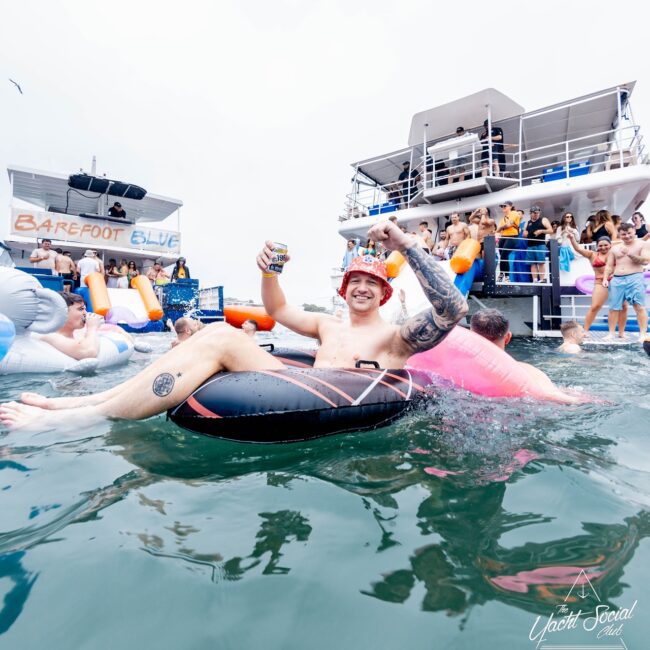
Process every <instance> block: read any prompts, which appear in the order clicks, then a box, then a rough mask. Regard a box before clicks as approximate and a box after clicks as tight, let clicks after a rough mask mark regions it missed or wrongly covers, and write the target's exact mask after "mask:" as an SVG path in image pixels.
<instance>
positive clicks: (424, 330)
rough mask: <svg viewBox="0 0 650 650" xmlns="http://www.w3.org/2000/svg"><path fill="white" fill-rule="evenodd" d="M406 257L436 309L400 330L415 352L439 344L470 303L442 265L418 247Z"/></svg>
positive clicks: (410, 250) (421, 313)
mask: <svg viewBox="0 0 650 650" xmlns="http://www.w3.org/2000/svg"><path fill="white" fill-rule="evenodd" d="M404 256H405V257H406V259H407V260H408V263H409V265H410V266H411V268H412V269H413V271H414V272H415V275H416V277H417V279H418V280H419V282H420V285H422V289H424V293H425V294H426V296H427V298H428V299H429V302H430V303H431V305H432V306H433V309H427V310H425V311H423V312H420V313H419V314H416V315H415V316H413V317H412V318H409V320H407V321H406V322H405V323H404V325H402V328H401V330H400V333H401V335H402V338H403V339H404V341H406V343H407V344H408V345H409V346H410V347H411V348H412V349H413V350H415V351H423V350H429V349H430V348H432V347H434V346H436V345H438V343H440V341H442V339H444V338H445V336H446V335H447V334H448V333H449V331H450V330H451V329H453V327H454V326H455V325H456V323H458V321H459V320H460V319H461V318H462V317H463V316H464V315H465V314H466V313H467V311H468V307H467V301H466V300H465V298H463V295H462V294H461V293H460V291H458V289H457V288H456V287H455V286H454V285H453V283H452V281H451V280H450V279H449V276H448V275H447V273H446V272H445V270H444V268H443V267H442V266H441V265H440V263H438V262H435V261H434V260H433V258H432V257H431V255H427V254H426V253H425V252H424V251H423V250H421V249H420V248H419V247H417V246H412V247H411V248H407V249H406V251H405V252H404Z"/></svg>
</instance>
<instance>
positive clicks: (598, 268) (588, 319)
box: [569, 210, 627, 332]
mask: <svg viewBox="0 0 650 650" xmlns="http://www.w3.org/2000/svg"><path fill="white" fill-rule="evenodd" d="M601 212H604V210H602V211H601ZM569 241H570V242H571V245H572V246H573V250H575V252H576V253H578V254H579V255H582V256H583V257H586V258H587V259H588V260H589V261H590V262H591V268H592V269H593V270H594V275H595V279H594V290H593V291H592V293H591V307H590V308H589V311H588V312H587V313H586V315H585V324H584V328H585V332H588V331H589V328H590V327H591V324H592V323H593V322H594V320H595V318H596V316H598V312H599V311H600V310H601V309H602V307H603V305H604V304H605V302H607V296H608V295H609V291H608V290H607V288H606V287H603V277H604V276H605V266H606V265H607V256H608V255H609V251H610V249H611V248H612V240H611V239H610V238H609V237H608V236H607V235H601V237H600V238H599V239H598V242H597V244H596V250H595V251H591V250H589V249H588V248H583V247H582V246H580V245H579V244H578V243H577V242H576V237H575V235H574V234H573V233H570V234H569ZM626 321H627V309H623V310H621V314H620V317H619V323H618V327H619V332H624V331H625V323H626Z"/></svg>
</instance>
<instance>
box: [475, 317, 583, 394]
mask: <svg viewBox="0 0 650 650" xmlns="http://www.w3.org/2000/svg"><path fill="white" fill-rule="evenodd" d="M469 328H470V330H472V332H476V334H479V335H480V336H482V337H483V338H485V339H487V340H488V341H491V342H492V343H494V345H496V346H497V347H498V348H501V349H502V350H504V351H505V349H506V346H507V345H508V344H509V343H510V340H511V339H512V332H511V331H510V323H509V322H508V319H507V318H506V317H505V316H504V315H503V314H502V313H501V312H500V311H499V310H498V309H479V311H477V312H476V313H475V314H474V315H473V316H472V318H471V320H470V324H469ZM517 363H518V364H519V365H520V366H521V367H522V368H523V369H524V370H525V371H526V372H527V373H528V374H529V375H530V376H531V378H533V379H534V380H535V382H536V383H537V384H538V385H539V386H541V387H544V388H546V389H547V390H548V392H549V394H553V393H554V394H555V396H556V399H558V401H562V402H566V403H575V402H578V401H579V400H578V399H577V398H575V397H572V396H571V395H567V394H566V393H565V392H564V391H562V390H561V389H559V388H558V387H557V386H556V385H555V384H554V383H553V382H552V381H551V379H550V378H549V377H548V375H546V373H544V372H542V371H541V370H539V368H535V366H532V365H530V364H529V363H524V362H523V361H518V362H517Z"/></svg>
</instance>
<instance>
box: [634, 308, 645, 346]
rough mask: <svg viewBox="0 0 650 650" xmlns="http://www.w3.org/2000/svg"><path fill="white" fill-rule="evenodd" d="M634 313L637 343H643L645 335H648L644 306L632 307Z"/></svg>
mask: <svg viewBox="0 0 650 650" xmlns="http://www.w3.org/2000/svg"><path fill="white" fill-rule="evenodd" d="M632 307H634V311H635V312H636V322H637V323H638V324H639V343H643V341H645V337H646V334H647V333H648V312H647V311H646V308H645V305H637V304H636V303H634V304H633V305H632Z"/></svg>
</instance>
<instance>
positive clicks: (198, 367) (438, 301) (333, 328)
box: [0, 221, 468, 428]
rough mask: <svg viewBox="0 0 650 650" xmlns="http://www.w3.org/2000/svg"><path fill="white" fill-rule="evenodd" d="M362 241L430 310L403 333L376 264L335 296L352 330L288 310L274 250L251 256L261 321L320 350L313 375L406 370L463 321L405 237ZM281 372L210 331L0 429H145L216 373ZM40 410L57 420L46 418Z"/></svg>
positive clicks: (372, 234) (388, 226)
mask: <svg viewBox="0 0 650 650" xmlns="http://www.w3.org/2000/svg"><path fill="white" fill-rule="evenodd" d="M368 237H369V238H370V239H372V240H373V241H380V242H382V243H384V244H385V245H386V247H387V248H390V249H391V250H398V251H400V252H401V253H402V255H404V257H405V258H406V259H407V261H408V263H409V264H410V266H411V268H412V269H413V271H414V272H415V275H416V276H417V278H418V280H419V281H420V284H421V286H422V289H423V291H424V293H425V294H426V296H427V298H428V299H429V301H430V302H431V305H432V309H426V310H424V311H423V312H421V313H419V314H416V315H415V316H413V317H411V318H409V319H408V320H407V321H406V322H405V323H404V324H403V325H401V326H398V325H394V324H391V323H387V322H386V321H384V320H383V319H382V318H381V316H380V315H379V307H380V305H382V304H384V303H385V302H386V301H387V300H388V299H389V298H390V296H391V294H392V292H393V290H392V288H391V286H390V284H389V283H388V281H387V279H386V265H385V264H384V263H383V262H382V261H380V260H377V259H376V258H374V257H371V256H363V257H359V258H357V259H356V260H354V262H353V264H352V265H351V266H350V268H349V269H348V271H347V272H346V274H345V275H344V276H343V282H342V285H341V288H340V290H339V294H340V295H341V296H342V297H343V298H344V299H345V301H346V303H347V305H348V309H349V319H348V320H345V321H341V320H339V319H338V318H335V317H334V316H331V315H329V314H322V313H316V312H304V311H302V310H301V309H298V308H296V307H293V306H291V305H289V304H287V301H286V299H285V296H284V292H283V291H282V289H281V288H280V282H279V276H278V275H277V274H276V273H273V272H269V270H268V267H269V265H270V263H271V259H272V256H273V245H272V243H271V242H266V244H265V246H264V248H263V249H262V250H261V251H260V253H259V254H258V256H257V266H258V268H259V269H260V271H261V272H262V300H263V302H264V307H265V309H266V311H267V312H268V313H269V314H270V315H271V317H272V318H274V319H275V320H276V321H277V322H279V323H281V324H282V325H284V326H285V327H288V328H289V329H291V330H292V331H294V332H296V333H298V334H302V335H303V336H309V337H311V338H315V339H318V340H319V341H320V347H319V349H318V351H317V353H316V360H315V363H314V367H316V368H353V367H354V366H355V363H356V362H357V361H358V360H359V359H372V360H375V361H377V363H378V364H379V366H380V367H382V368H402V367H403V366H404V364H405V363H406V361H407V359H408V358H409V357H410V356H411V355H412V354H414V353H415V352H421V351H424V350H428V349H430V348H432V347H434V346H436V345H438V344H439V343H440V342H441V341H442V340H443V339H444V338H445V336H446V335H447V334H448V333H449V331H450V330H451V329H452V328H453V327H454V326H455V325H456V323H458V321H459V320H460V319H461V318H463V317H464V316H465V314H466V313H467V309H468V307H467V303H466V302H465V299H464V298H463V296H462V295H461V293H460V292H459V291H458V289H457V288H456V287H455V286H454V285H453V284H452V282H451V281H450V280H449V277H448V276H447V273H446V272H445V270H444V269H443V268H442V267H441V265H439V264H437V263H436V262H435V261H434V259H433V258H432V257H431V256H430V255H427V254H426V253H425V252H424V251H423V250H422V248H421V247H420V246H419V245H418V244H417V241H416V239H415V237H412V236H410V235H407V234H405V233H403V232H402V231H401V230H400V229H399V228H398V227H397V226H396V225H395V224H393V223H391V222H390V221H385V222H383V223H379V224H376V225H375V226H373V227H372V228H371V229H370V231H369V232H368ZM288 259H289V258H288V257H287V261H288ZM282 368H284V365H283V364H282V363H281V362H280V361H279V360H278V359H276V358H275V357H273V356H272V355H271V354H269V353H268V352H267V351H266V350H263V349H262V348H260V347H259V346H258V345H257V344H256V343H255V341H254V340H253V339H252V338H251V337H249V336H247V335H246V334H245V333H244V332H242V331H241V330H240V329H235V328H234V327H231V326H230V325H226V324H225V323H215V324H212V325H209V326H208V327H206V328H204V329H203V330H201V331H200V332H197V333H196V334H194V335H193V336H191V337H190V338H189V339H188V340H187V341H185V343H183V345H179V346H177V347H176V348H174V349H172V350H170V351H169V352H167V353H166V354H165V355H163V356H162V357H160V358H159V359H157V360H156V361H155V362H154V363H152V364H151V365H150V366H149V367H147V368H145V369H144V370H142V372H140V373H139V374H138V375H136V376H135V377H133V378H131V379H129V380H128V381H126V382H124V383H123V384H120V385H119V386H116V387H114V388H112V389H110V390H108V391H105V392H103V393H99V394H97V395H87V396H84V397H67V398H66V397H64V398H58V399H47V398H45V397H42V396H40V395H35V394H33V393H26V394H23V396H22V401H23V402H24V403H23V404H16V403H13V402H12V403H9V404H4V405H2V406H0V422H1V423H2V424H3V425H4V426H7V427H11V428H18V427H29V426H34V427H37V428H42V427H43V426H48V425H49V426H52V425H56V424H57V423H61V424H66V423H67V424H69V423H75V426H79V422H80V418H85V420H84V422H87V423H89V422H92V421H94V420H98V419H101V418H106V417H113V418H126V419H143V418H148V417H151V416H152V415H155V414H157V413H162V412H164V411H166V410H167V409H169V408H172V407H173V406H176V405H177V404H179V403H181V402H182V401H183V400H185V399H187V397H189V396H190V395H191V394H192V393H193V392H194V391H195V390H196V388H197V387H198V386H200V385H201V384H202V383H203V382H204V381H205V380H206V379H207V378H208V377H210V376H212V375H213V374H214V373H216V372H220V371H224V370H228V371H232V372H237V371H244V370H280V369H282ZM44 409H55V410H54V411H53V412H52V413H50V414H49V415H48V413H47V411H46V410H44ZM62 409H63V410H62Z"/></svg>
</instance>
